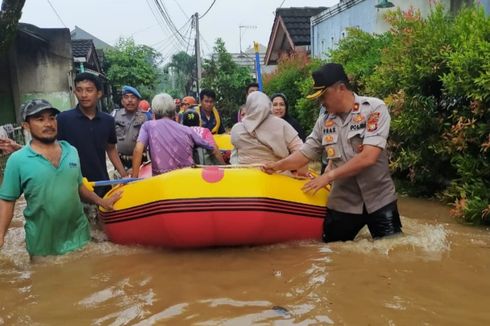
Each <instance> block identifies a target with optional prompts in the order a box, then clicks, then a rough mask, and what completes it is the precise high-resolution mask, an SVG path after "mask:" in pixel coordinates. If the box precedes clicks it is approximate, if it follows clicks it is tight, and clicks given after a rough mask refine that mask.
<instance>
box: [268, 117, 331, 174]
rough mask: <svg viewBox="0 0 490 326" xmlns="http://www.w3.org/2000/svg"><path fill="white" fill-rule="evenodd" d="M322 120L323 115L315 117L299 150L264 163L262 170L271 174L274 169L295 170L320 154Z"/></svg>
mask: <svg viewBox="0 0 490 326" xmlns="http://www.w3.org/2000/svg"><path fill="white" fill-rule="evenodd" d="M323 120H324V118H323V115H322V116H320V117H319V118H318V119H317V121H316V123H315V127H314V128H313V131H312V132H311V134H310V135H309V136H308V138H306V142H305V143H304V144H303V145H302V146H301V148H300V149H299V150H297V151H295V152H293V153H292V154H291V155H289V156H288V157H286V158H284V159H282V160H280V161H278V162H273V163H266V164H265V165H264V167H263V171H264V172H266V173H269V174H271V173H274V172H275V171H286V170H297V169H299V168H301V167H302V166H304V165H306V164H307V163H308V162H309V161H313V160H315V159H316V158H318V157H319V156H320V155H321V151H322V148H323V147H322V131H323Z"/></svg>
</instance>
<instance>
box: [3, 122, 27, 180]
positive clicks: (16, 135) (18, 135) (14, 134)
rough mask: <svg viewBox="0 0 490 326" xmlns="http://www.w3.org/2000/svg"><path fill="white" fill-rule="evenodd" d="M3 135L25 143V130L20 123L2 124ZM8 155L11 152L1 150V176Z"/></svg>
mask: <svg viewBox="0 0 490 326" xmlns="http://www.w3.org/2000/svg"><path fill="white" fill-rule="evenodd" d="M1 135H6V136H7V137H9V138H11V139H13V140H15V141H16V142H17V143H19V144H25V137H24V132H23V130H22V127H21V126H20V125H17V124H6V125H3V126H0V136H1ZM8 157H9V154H4V153H3V152H2V151H1V150H0V176H2V175H3V170H4V169H5V163H6V162H7V159H8Z"/></svg>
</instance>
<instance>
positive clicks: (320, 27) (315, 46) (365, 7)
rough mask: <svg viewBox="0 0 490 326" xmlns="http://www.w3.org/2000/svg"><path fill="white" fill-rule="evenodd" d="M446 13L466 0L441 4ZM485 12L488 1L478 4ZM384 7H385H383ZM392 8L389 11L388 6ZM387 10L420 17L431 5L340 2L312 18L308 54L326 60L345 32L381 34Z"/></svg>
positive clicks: (420, 1) (397, 0)
mask: <svg viewBox="0 0 490 326" xmlns="http://www.w3.org/2000/svg"><path fill="white" fill-rule="evenodd" d="M440 2H441V3H442V4H444V5H445V6H446V7H447V8H448V9H449V10H451V11H457V10H459V9H460V8H461V6H463V5H464V4H468V3H469V2H472V1H467V0H440ZM480 3H481V4H482V5H484V6H485V8H486V10H487V12H488V11H489V9H490V0H481V1H480ZM383 5H384V6H383ZM386 5H388V6H391V7H388V6H386ZM389 8H400V9H401V10H408V9H410V8H416V9H418V10H420V12H421V14H422V16H427V15H428V14H429V13H430V10H431V1H427V0H390V1H387V0H341V1H340V2H339V3H338V4H337V5H335V6H332V7H330V8H327V9H325V10H323V11H322V12H320V13H317V14H316V15H314V16H312V17H311V54H312V56H314V57H317V58H326V56H327V53H328V51H329V50H331V49H334V48H335V47H336V46H337V44H338V42H339V41H340V40H341V39H342V38H344V37H345V36H346V35H347V28H349V27H357V28H359V29H361V30H363V31H365V32H368V33H378V34H380V33H384V32H386V31H388V30H389V28H390V26H389V25H388V24H387V23H386V21H385V20H384V14H385V13H386V10H387V9H389Z"/></svg>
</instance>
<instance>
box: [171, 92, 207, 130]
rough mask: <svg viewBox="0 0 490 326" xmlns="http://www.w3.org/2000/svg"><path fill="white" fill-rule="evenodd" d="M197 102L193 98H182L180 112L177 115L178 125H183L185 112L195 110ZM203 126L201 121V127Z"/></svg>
mask: <svg viewBox="0 0 490 326" xmlns="http://www.w3.org/2000/svg"><path fill="white" fill-rule="evenodd" d="M196 104H197V102H196V99H195V98H194V97H192V96H184V98H182V101H181V102H180V106H179V111H178V112H177V115H176V120H175V121H177V122H178V123H182V118H183V115H184V112H185V111H187V110H188V109H192V108H194V106H196ZM200 124H201V122H200V121H199V125H200Z"/></svg>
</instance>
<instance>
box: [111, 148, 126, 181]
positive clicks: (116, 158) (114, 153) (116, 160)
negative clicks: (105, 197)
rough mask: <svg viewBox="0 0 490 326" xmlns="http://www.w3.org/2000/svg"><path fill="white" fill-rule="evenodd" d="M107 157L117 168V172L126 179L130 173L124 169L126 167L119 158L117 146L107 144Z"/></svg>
mask: <svg viewBox="0 0 490 326" xmlns="http://www.w3.org/2000/svg"><path fill="white" fill-rule="evenodd" d="M106 152H107V156H108V157H109V160H110V161H111V163H112V165H114V167H115V168H116V170H117V172H119V174H120V175H121V177H123V178H125V177H127V176H128V173H127V172H126V170H125V169H124V166H123V164H122V162H121V159H120V158H119V154H118V153H117V149H116V144H107V147H106Z"/></svg>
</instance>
